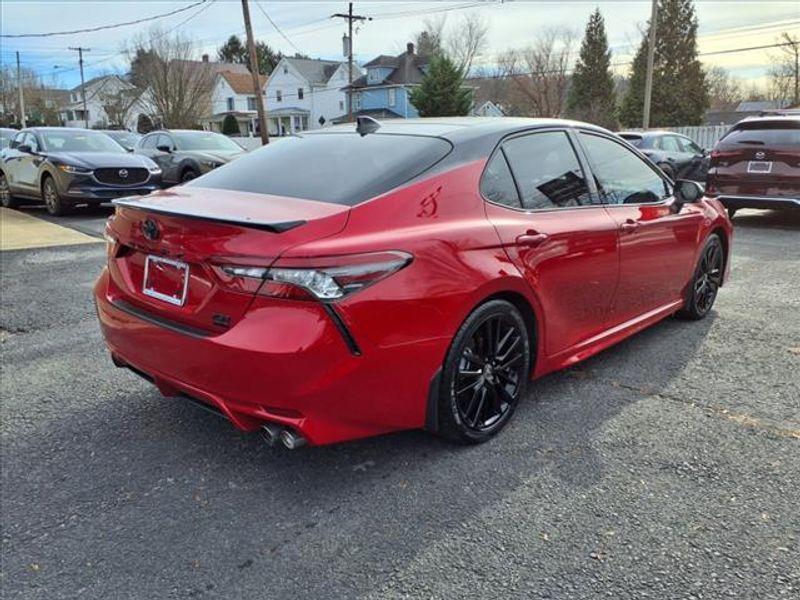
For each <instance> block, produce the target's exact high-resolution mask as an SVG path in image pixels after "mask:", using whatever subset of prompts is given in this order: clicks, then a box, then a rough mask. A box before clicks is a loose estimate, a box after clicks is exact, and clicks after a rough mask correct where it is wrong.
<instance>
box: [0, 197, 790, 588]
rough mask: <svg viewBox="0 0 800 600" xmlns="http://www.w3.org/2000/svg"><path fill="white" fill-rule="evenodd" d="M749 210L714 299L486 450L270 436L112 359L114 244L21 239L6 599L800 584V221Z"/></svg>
mask: <svg viewBox="0 0 800 600" xmlns="http://www.w3.org/2000/svg"><path fill="white" fill-rule="evenodd" d="M29 212H30V213H31V214H37V215H39V214H41V213H40V212H36V211H29ZM105 216H106V214H105V213H104V211H103V210H102V209H100V210H94V211H92V212H90V213H80V214H78V215H77V216H72V217H68V218H66V219H59V220H57V222H58V223H61V224H66V225H67V226H68V227H71V228H74V229H77V230H79V231H81V232H83V233H88V234H90V235H95V236H98V235H99V234H100V233H101V231H102V223H103V221H104V218H105ZM735 225H736V232H735V236H736V237H735V241H734V258H733V272H732V280H731V282H730V283H729V284H728V285H726V286H725V287H724V288H723V289H722V291H721V292H720V295H719V298H718V301H717V304H716V307H715V309H714V311H713V313H712V314H711V315H710V316H709V318H707V319H706V320H704V321H702V322H698V323H688V322H683V321H679V320H675V319H668V320H666V321H664V322H662V323H661V324H659V325H657V326H655V327H652V328H651V329H649V330H647V331H645V332H642V333H641V334H639V335H636V336H635V337H633V338H631V339H629V340H627V341H626V342H623V343H622V344H619V345H618V346H616V347H614V348H612V349H610V350H607V351H606V352H604V353H602V354H600V355H598V356H597V357H595V358H593V359H590V360H589V361H587V362H585V363H583V364H581V365H578V366H576V367H574V368H572V369H570V370H567V371H565V372H561V373H557V374H553V375H550V376H548V377H545V378H544V379H542V380H539V381H538V382H536V383H535V384H534V385H532V388H531V394H530V397H529V398H527V400H526V401H525V402H524V403H523V404H522V405H521V407H520V409H519V410H518V412H517V414H516V415H515V417H514V419H513V421H512V423H511V424H510V425H509V426H508V427H507V428H506V429H505V430H504V431H503V433H502V434H501V435H500V436H499V437H497V438H496V439H494V440H492V441H491V442H489V443H487V444H484V445H481V446H475V447H458V446H453V445H449V444H447V443H445V442H443V441H440V440H438V439H437V438H435V437H431V436H429V435H427V434H425V433H422V432H404V433H398V434H394V435H388V436H382V437H377V438H373V439H368V440H362V441H358V442H352V443H347V444H339V445H335V446H328V447H320V448H306V449H303V450H300V451H295V452H289V451H286V450H283V449H280V448H269V447H267V446H266V445H264V444H263V443H262V442H261V440H260V438H259V437H258V436H257V435H248V434H242V433H239V432H237V431H236V430H235V429H233V427H232V426H230V425H229V424H228V423H227V422H225V421H223V420H221V419H218V418H216V417H214V416H213V415H210V414H208V413H206V412H204V411H201V410H199V409H197V408H195V407H194V406H193V405H191V404H188V403H186V402H184V401H181V400H178V399H167V398H162V397H161V396H160V395H159V393H158V392H157V391H156V390H155V389H154V388H153V387H152V386H150V385H149V384H148V383H146V382H145V381H143V380H141V379H140V378H138V377H136V376H134V375H132V374H131V373H129V372H127V371H124V370H121V369H116V368H114V366H113V365H112V363H111V361H110V359H109V358H108V355H107V353H106V350H105V348H104V347H103V344H102V342H101V339H100V334H99V331H98V326H97V323H96V319H95V315H94V309H93V306H92V301H91V294H90V292H91V286H92V283H93V281H94V279H95V277H96V276H97V274H98V272H99V270H100V269H101V266H102V264H103V261H104V247H103V245H102V244H97V245H94V244H85V245H80V246H62V247H57V248H46V249H34V250H19V251H10V252H4V253H2V254H1V255H0V259H1V260H2V313H1V315H0V327H2V329H0V340H2V344H1V345H0V347H1V348H2V382H1V386H0V391H1V392H2V429H1V434H2V438H1V441H2V573H1V577H2V579H0V584H2V594H1V595H2V597H3V598H7V599H9V600H10V599H25V600H33V599H40V598H41V599H47V600H56V599H61V598H64V599H67V598H68V599H74V598H98V599H118V598H119V599H128V598H132V599H133V598H136V599H138V598H143V599H162V598H166V599H172V598H248V599H249V598H269V599H283V598H287V599H297V598H315V599H316V598H319V599H327V598H331V599H333V598H336V599H340V598H376V599H377V598H381V599H382V598H448V599H453V598H481V599H484V598H526V599H527V598H598V597H608V598H613V599H615V600H619V599H628V598H630V599H634V598H635V599H641V598H658V599H664V598H698V599H699V598H707V599H719V598H727V597H730V598H737V599H744V598H753V599H755V598H758V599H759V600H765V599H773V598H774V599H788V598H798V597H800V508H798V507H800V391H799V390H800V369H799V367H800V214H793V215H787V214H777V213H767V212H759V211H744V212H742V213H740V214H739V215H737V217H736V219H735ZM154 351H155V350H154ZM265 385H268V384H267V383H266V382H265ZM380 392H381V390H380V389H376V390H375V396H376V401H378V399H379V398H380Z"/></svg>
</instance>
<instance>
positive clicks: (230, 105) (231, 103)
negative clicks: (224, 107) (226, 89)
mask: <svg viewBox="0 0 800 600" xmlns="http://www.w3.org/2000/svg"><path fill="white" fill-rule="evenodd" d="M227 103H228V110H229V111H232V110H233V109H234V106H235V105H234V98H233V96H228V100H227Z"/></svg>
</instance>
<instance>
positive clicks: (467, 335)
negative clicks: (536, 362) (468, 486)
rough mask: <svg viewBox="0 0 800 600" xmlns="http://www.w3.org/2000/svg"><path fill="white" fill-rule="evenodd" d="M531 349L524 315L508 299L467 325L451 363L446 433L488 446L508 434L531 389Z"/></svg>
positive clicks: (443, 415)
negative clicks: (495, 437) (507, 426)
mask: <svg viewBox="0 0 800 600" xmlns="http://www.w3.org/2000/svg"><path fill="white" fill-rule="evenodd" d="M529 365H530V344H529V340H528V332H527V328H526V326H525V322H524V321H523V319H522V316H521V315H520V314H519V311H518V310H517V309H516V308H515V307H514V306H513V305H511V304H510V303H508V302H505V301H503V300H493V301H490V302H487V303H486V304H484V305H482V306H480V307H479V308H478V309H476V310H475V312H473V313H472V315H470V317H469V318H468V319H467V320H466V321H465V323H464V324H463V325H462V326H461V328H460V329H459V331H458V333H457V334H456V336H455V338H454V340H453V345H452V347H451V348H450V352H449V353H448V358H447V361H446V363H445V368H444V377H443V379H442V389H441V390H440V392H441V399H440V433H442V434H443V435H445V436H446V437H448V438H450V439H453V440H456V441H461V442H468V443H478V442H484V441H486V440H488V439H489V438H490V437H492V436H493V435H494V434H496V433H497V432H498V431H500V429H502V428H503V427H504V426H505V424H506V423H507V422H508V420H509V419H510V418H511V415H512V414H513V412H514V409H515V408H516V406H517V404H518V403H519V400H520V398H521V397H522V396H523V395H524V393H525V389H526V388H527V381H528V370H529Z"/></svg>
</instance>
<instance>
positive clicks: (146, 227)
mask: <svg viewBox="0 0 800 600" xmlns="http://www.w3.org/2000/svg"><path fill="white" fill-rule="evenodd" d="M141 229H142V235H144V237H146V238H147V239H148V240H150V241H155V240H157V239H158V236H159V235H160V233H161V232H160V231H159V229H158V223H156V222H155V221H153V219H145V220H144V221H142V224H141Z"/></svg>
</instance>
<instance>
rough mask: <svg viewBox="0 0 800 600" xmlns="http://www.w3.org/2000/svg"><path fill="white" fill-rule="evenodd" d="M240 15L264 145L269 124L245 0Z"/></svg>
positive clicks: (267, 140)
mask: <svg viewBox="0 0 800 600" xmlns="http://www.w3.org/2000/svg"><path fill="white" fill-rule="evenodd" d="M242 15H244V29H245V31H246V32H247V51H248V52H249V53H250V75H252V76H253V91H254V93H255V95H256V110H257V111H258V129H259V131H260V132H261V143H262V144H264V145H266V144H269V124H268V123H267V111H266V110H265V109H264V92H263V90H262V89H261V82H260V81H259V80H258V53H256V43H255V42H254V41H253V26H252V25H250V7H249V6H248V4H247V0H242Z"/></svg>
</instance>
